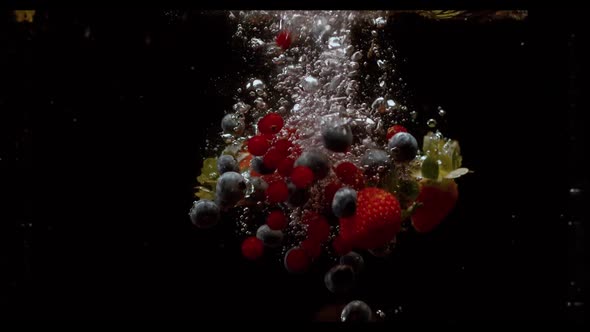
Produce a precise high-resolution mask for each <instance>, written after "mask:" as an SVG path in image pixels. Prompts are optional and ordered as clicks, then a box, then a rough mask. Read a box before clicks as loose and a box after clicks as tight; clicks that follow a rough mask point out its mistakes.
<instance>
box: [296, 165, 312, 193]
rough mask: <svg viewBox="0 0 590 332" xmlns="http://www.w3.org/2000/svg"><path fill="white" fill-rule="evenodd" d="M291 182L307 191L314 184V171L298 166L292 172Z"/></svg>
mask: <svg viewBox="0 0 590 332" xmlns="http://www.w3.org/2000/svg"><path fill="white" fill-rule="evenodd" d="M291 181H292V182H293V184H294V185H295V187H297V188H299V189H305V188H307V187H309V186H310V185H311V183H312V182H313V171H312V170H311V169H310V168H309V167H306V166H297V167H295V168H293V172H291Z"/></svg>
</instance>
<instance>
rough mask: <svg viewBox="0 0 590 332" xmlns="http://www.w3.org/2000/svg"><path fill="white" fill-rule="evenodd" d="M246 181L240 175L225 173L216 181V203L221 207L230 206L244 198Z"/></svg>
mask: <svg viewBox="0 0 590 332" xmlns="http://www.w3.org/2000/svg"><path fill="white" fill-rule="evenodd" d="M245 190H246V181H245V180H244V177H242V175H241V174H240V173H237V172H225V173H223V174H221V176H220V177H219V179H217V185H216V187H215V193H216V198H215V199H216V201H217V203H218V204H219V205H221V206H232V205H234V204H236V203H237V202H238V201H239V200H241V199H242V198H244V194H245Z"/></svg>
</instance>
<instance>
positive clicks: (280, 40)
mask: <svg viewBox="0 0 590 332" xmlns="http://www.w3.org/2000/svg"><path fill="white" fill-rule="evenodd" d="M276 42H277V45H278V46H279V47H280V48H282V49H283V50H286V49H288V48H289V47H290V46H291V42H292V40H291V32H290V31H289V30H282V31H281V32H279V34H278V35H277V39H276Z"/></svg>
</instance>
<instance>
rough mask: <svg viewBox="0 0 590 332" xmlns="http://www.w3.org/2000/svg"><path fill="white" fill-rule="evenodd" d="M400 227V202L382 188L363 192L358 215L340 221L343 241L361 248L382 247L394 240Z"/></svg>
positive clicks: (359, 200)
mask: <svg viewBox="0 0 590 332" xmlns="http://www.w3.org/2000/svg"><path fill="white" fill-rule="evenodd" d="M400 228H401V208H400V204H399V201H398V200H397V198H396V197H395V196H394V195H392V194H391V193H389V192H387V191H385V190H383V189H379V188H373V187H369V188H365V189H362V190H360V191H359V192H358V194H357V210H356V213H355V215H353V216H352V217H348V218H340V236H341V237H342V239H341V241H343V242H344V243H346V244H348V245H350V246H352V247H355V248H358V249H373V248H378V247H382V246H384V245H386V244H387V243H389V242H390V241H391V240H393V238H394V237H395V235H396V234H397V233H398V232H399V230H400Z"/></svg>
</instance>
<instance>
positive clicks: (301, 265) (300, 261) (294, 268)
mask: <svg viewBox="0 0 590 332" xmlns="http://www.w3.org/2000/svg"><path fill="white" fill-rule="evenodd" d="M309 263H310V259H309V257H308V256H307V253H306V252H305V250H303V249H301V248H293V249H291V250H289V251H287V254H285V268H286V269H287V271H289V272H291V273H301V272H305V271H307V269H308V268H309Z"/></svg>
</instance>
